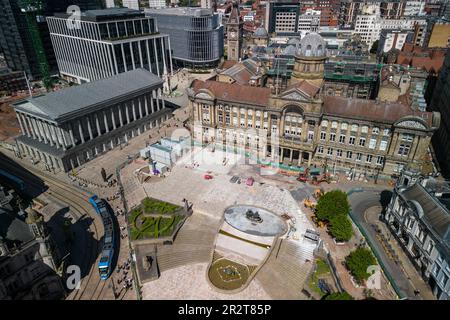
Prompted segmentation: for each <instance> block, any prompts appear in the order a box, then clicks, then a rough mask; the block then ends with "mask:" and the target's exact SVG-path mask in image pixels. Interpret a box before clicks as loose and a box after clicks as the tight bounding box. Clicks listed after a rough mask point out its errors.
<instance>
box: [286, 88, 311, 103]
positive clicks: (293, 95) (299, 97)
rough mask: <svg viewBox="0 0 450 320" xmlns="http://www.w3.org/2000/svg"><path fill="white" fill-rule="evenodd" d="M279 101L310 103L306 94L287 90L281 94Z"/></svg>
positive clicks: (296, 90)
mask: <svg viewBox="0 0 450 320" xmlns="http://www.w3.org/2000/svg"><path fill="white" fill-rule="evenodd" d="M280 98H281V99H284V100H294V101H301V102H309V101H311V97H309V96H308V95H307V94H305V93H303V92H302V91H300V90H298V89H294V90H289V91H286V92H285V93H283V94H282V95H281V96H280Z"/></svg>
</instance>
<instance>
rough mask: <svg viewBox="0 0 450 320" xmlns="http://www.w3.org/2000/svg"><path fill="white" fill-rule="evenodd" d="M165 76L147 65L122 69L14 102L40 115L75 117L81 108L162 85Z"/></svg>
mask: <svg viewBox="0 0 450 320" xmlns="http://www.w3.org/2000/svg"><path fill="white" fill-rule="evenodd" d="M162 84H163V80H161V79H160V78H159V77H157V76H156V75H154V74H153V73H151V72H149V71H147V70H144V69H135V70H133V71H129V72H125V73H120V74H118V75H115V76H113V77H110V78H107V79H101V80H97V81H93V82H89V83H85V84H82V85H79V86H74V87H70V88H67V89H63V90H60V91H56V92H51V93H49V94H46V95H42V96H39V97H35V98H30V99H27V100H25V101H22V102H18V103H15V104H14V108H15V109H17V110H21V111H24V112H29V113H34V114H36V115H38V116H41V117H44V118H48V119H50V120H57V119H59V118H62V117H64V118H66V117H73V116H76V115H77V114H79V113H80V112H87V111H89V110H90V109H96V107H99V106H101V105H104V104H107V103H108V105H109V104H110V101H111V100H116V99H120V98H123V97H126V96H129V95H130V94H132V93H135V92H140V91H142V90H145V89H147V88H151V87H155V86H158V85H162Z"/></svg>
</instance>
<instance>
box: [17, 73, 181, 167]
mask: <svg viewBox="0 0 450 320" xmlns="http://www.w3.org/2000/svg"><path fill="white" fill-rule="evenodd" d="M162 91H163V81H162V80H161V79H160V78H158V77H157V76H155V75H154V74H152V73H150V72H149V71H147V70H144V69H135V70H133V71H129V72H125V73H121V74H119V75H116V76H113V77H111V78H107V79H102V80H97V81H93V82H90V83H85V84H82V85H80V86H75V87H71V88H67V89H64V90H61V91H57V92H52V93H49V94H46V95H43V96H39V97H33V98H31V99H27V100H25V101H21V102H18V103H15V104H14V105H13V107H14V110H15V111H16V114H17V118H18V120H19V124H20V128H21V131H22V135H21V136H20V137H19V138H17V140H16V141H17V145H18V148H19V151H20V152H21V154H22V155H23V156H26V157H29V158H30V159H32V160H33V163H38V162H42V163H44V164H45V166H46V168H47V170H55V171H59V170H63V171H69V170H71V169H73V168H76V167H78V166H80V165H82V164H84V163H86V162H88V161H89V160H91V159H93V158H95V157H97V156H98V155H100V154H103V153H105V152H107V151H109V150H111V149H113V148H115V147H117V146H119V145H121V144H125V143H127V142H128V140H129V139H131V138H133V137H135V136H137V135H140V134H142V133H143V132H145V131H146V130H149V129H150V128H153V127H155V126H158V125H159V124H160V123H161V122H163V121H165V120H167V119H168V118H169V117H170V116H171V114H172V111H173V109H171V108H169V107H168V103H166V101H164V99H163V96H162Z"/></svg>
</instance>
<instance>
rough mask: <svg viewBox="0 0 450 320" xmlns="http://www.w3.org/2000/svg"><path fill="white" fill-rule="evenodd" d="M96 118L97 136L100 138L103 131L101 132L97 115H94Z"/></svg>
mask: <svg viewBox="0 0 450 320" xmlns="http://www.w3.org/2000/svg"><path fill="white" fill-rule="evenodd" d="M94 118H95V125H96V127H97V136H98V137H99V136H101V135H102V130H100V122H99V121H98V116H97V113H94Z"/></svg>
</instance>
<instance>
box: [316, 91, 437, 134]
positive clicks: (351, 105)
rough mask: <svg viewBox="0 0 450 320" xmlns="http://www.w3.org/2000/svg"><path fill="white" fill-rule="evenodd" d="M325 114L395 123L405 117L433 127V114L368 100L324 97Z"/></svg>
mask: <svg viewBox="0 0 450 320" xmlns="http://www.w3.org/2000/svg"><path fill="white" fill-rule="evenodd" d="M323 103H324V104H323V107H324V113H326V114H329V115H336V116H343V117H348V118H358V119H368V120H379V121H386V122H388V123H394V122H396V121H398V120H400V119H401V118H403V117H405V116H417V117H420V118H422V119H423V120H424V121H425V122H426V123H427V124H428V126H430V127H431V126H432V122H433V121H432V120H433V115H432V113H431V112H421V111H415V110H413V109H412V108H411V107H409V106H407V105H404V104H402V103H397V102H391V103H390V102H378V101H375V100H366V99H353V98H352V99H349V98H343V97H337V96H336V97H335V96H326V97H323Z"/></svg>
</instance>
